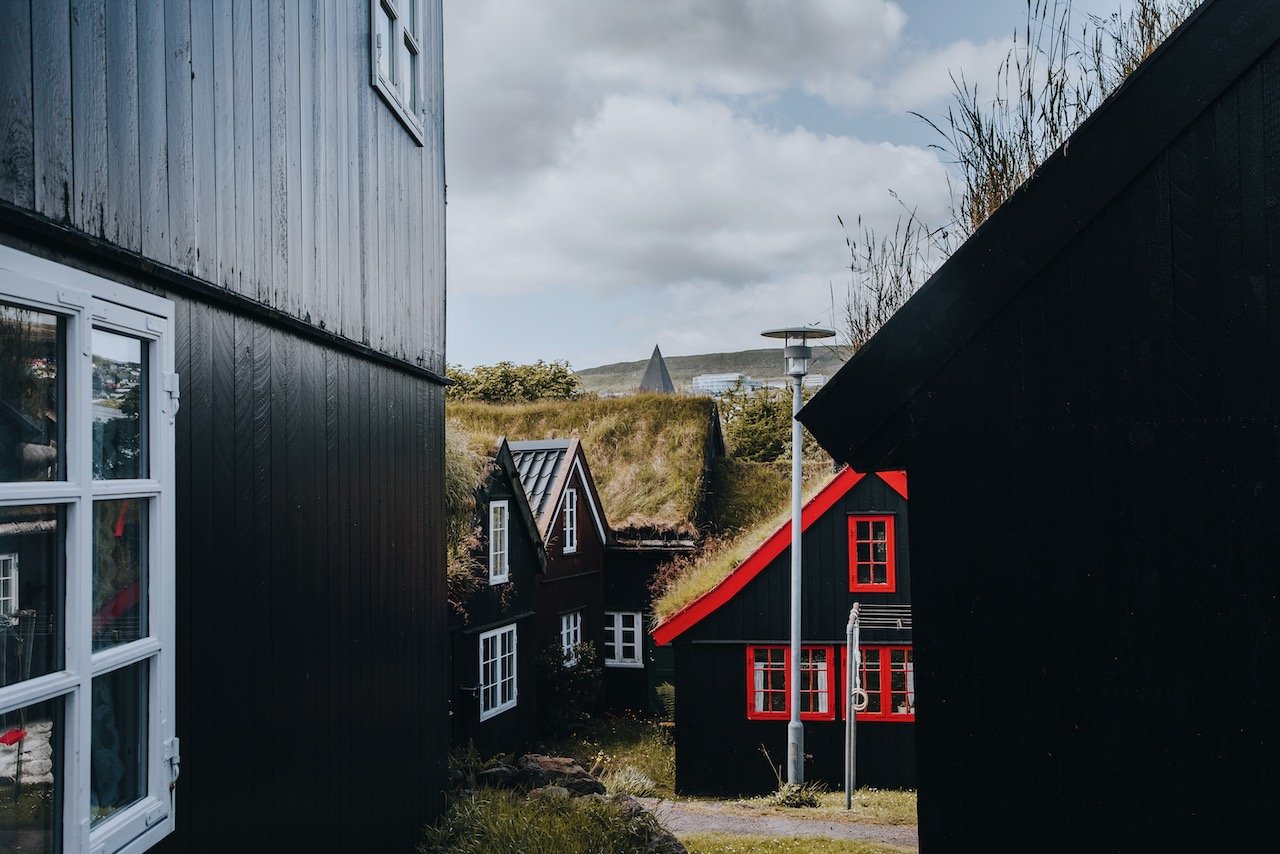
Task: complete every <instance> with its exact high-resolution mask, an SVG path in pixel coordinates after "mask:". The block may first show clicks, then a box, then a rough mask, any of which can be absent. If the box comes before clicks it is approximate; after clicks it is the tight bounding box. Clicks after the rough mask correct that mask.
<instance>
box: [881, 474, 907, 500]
mask: <svg viewBox="0 0 1280 854" xmlns="http://www.w3.org/2000/svg"><path fill="white" fill-rule="evenodd" d="M876 474H877V475H879V476H880V479H881V480H883V481H884V482H885V483H887V484H889V486H890V487H892V488H893V491H894V492H896V493H898V494H899V495H901V496H902V499H903V500H904V501H905V500H906V499H907V473H906V472H905V471H902V470H901V469H899V470H898V471H878V472H876Z"/></svg>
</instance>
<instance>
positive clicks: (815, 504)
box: [652, 467, 865, 646]
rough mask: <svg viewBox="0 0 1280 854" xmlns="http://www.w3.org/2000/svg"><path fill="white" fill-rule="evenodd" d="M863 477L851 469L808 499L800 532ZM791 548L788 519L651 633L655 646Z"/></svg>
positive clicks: (712, 608) (681, 630)
mask: <svg viewBox="0 0 1280 854" xmlns="http://www.w3.org/2000/svg"><path fill="white" fill-rule="evenodd" d="M863 477H865V475H864V474H862V473H861V472H856V471H854V470H853V469H851V468H848V467H846V468H844V469H841V471H840V473H839V474H838V475H836V476H835V477H834V478H833V479H832V481H831V483H829V484H827V485H826V486H824V487H823V488H822V491H821V492H819V493H818V494H817V495H815V496H813V498H811V499H809V503H808V504H806V505H805V506H804V508H803V509H802V510H801V511H800V530H801V531H807V530H808V529H809V526H810V525H812V524H813V523H814V522H815V521H816V520H817V519H818V517H819V516H821V515H822V514H823V513H826V512H827V511H828V510H830V509H831V508H832V507H834V506H835V503H836V502H837V501H839V500H840V499H841V498H843V497H844V496H845V493H847V492H848V491H849V490H850V489H853V487H854V484H856V483H857V482H858V481H860V480H862V478H863ZM789 548H791V520H790V519H787V521H786V522H784V523H782V525H781V527H779V528H778V530H776V531H774V532H773V534H772V535H771V536H770V537H769V539H767V540H765V541H764V542H763V543H761V545H760V547H759V548H757V549H756V550H755V551H754V552H752V553H751V555H750V556H749V557H748V558H747V559H746V560H744V561H743V562H742V563H741V564H739V565H738V568H737V569H735V570H734V571H733V572H731V573H729V574H728V575H727V576H725V578H724V580H722V581H721V582H720V583H719V584H717V585H716V586H715V587H713V588H711V589H710V590H708V591H707V592H706V593H703V594H702V595H701V596H699V597H698V598H697V599H694V600H693V601H692V602H690V603H689V604H688V605H685V606H684V607H683V608H681V609H680V610H679V611H676V612H675V613H674V614H672V615H671V616H670V617H667V618H666V619H665V620H663V621H662V622H661V623H659V624H658V625H657V626H656V627H655V628H654V630H653V632H652V634H653V641H654V643H656V644H657V645H658V646H666V645H667V644H669V643H671V641H673V640H675V639H676V638H677V637H679V636H680V635H681V634H683V633H684V632H685V631H686V630H688V629H690V628H692V627H693V626H694V625H695V624H697V623H698V622H700V621H701V620H702V618H703V617H706V616H707V615H708V614H710V613H712V612H713V611H715V610H716V609H717V608H719V607H720V606H721V605H723V604H724V603H726V602H728V601H729V600H730V599H732V598H733V597H734V596H735V595H737V593H738V591H739V590H741V589H742V588H743V587H746V586H747V582H749V581H751V579H753V578H755V577H756V576H757V575H759V574H760V573H761V571H763V570H764V568H765V567H766V566H768V565H769V564H770V563H772V562H773V559H774V558H776V557H777V556H778V555H780V554H782V553H783V552H784V551H786V550H787V549H789Z"/></svg>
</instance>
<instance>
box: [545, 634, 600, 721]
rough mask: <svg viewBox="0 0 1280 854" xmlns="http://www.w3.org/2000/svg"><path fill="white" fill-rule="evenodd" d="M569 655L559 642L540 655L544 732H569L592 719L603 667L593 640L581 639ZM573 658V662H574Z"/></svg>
mask: <svg viewBox="0 0 1280 854" xmlns="http://www.w3.org/2000/svg"><path fill="white" fill-rule="evenodd" d="M572 655H573V657H572V658H567V657H566V656H565V654H564V651H563V650H562V649H561V648H560V644H559V643H552V644H550V645H548V646H547V648H546V649H544V650H543V651H542V653H541V654H540V655H539V656H538V705H539V706H541V711H542V714H541V715H540V716H539V717H540V719H541V721H542V727H543V730H544V734H545V735H547V736H550V737H556V736H562V735H568V734H570V733H573V732H575V731H577V730H578V729H580V728H581V727H582V726H584V725H586V724H587V723H588V722H589V721H590V720H591V713H590V709H591V704H592V703H593V702H595V699H596V695H597V694H598V693H599V692H600V681H601V679H602V678H603V675H604V674H603V670H602V668H601V666H600V655H599V653H597V652H596V645H595V644H593V643H580V644H578V645H577V646H575V647H574V648H573V653H572ZM570 662H573V663H572V664H571V663H570Z"/></svg>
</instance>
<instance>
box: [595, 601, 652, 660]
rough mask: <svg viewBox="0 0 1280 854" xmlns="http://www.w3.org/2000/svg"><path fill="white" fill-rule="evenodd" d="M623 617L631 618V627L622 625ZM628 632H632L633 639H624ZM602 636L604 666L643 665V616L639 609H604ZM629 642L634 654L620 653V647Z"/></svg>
mask: <svg viewBox="0 0 1280 854" xmlns="http://www.w3.org/2000/svg"><path fill="white" fill-rule="evenodd" d="M624 617H631V618H632V628H630V629H628V628H626V627H625V626H623V625H622V623H623V618H624ZM628 633H632V634H634V639H633V640H631V641H627V640H626V635H627V634H628ZM604 638H605V647H604V648H605V658H604V666H605V667H644V617H643V615H642V614H641V613H640V612H639V611H605V614H604ZM629 644H634V645H635V650H636V654H635V655H634V656H624V655H622V654H621V652H622V648H623V647H624V646H627V645H629Z"/></svg>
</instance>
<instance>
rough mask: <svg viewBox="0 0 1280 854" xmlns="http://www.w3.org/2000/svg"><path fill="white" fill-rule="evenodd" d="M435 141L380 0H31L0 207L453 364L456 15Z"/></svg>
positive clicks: (8, 113) (3, 144) (13, 7)
mask: <svg viewBox="0 0 1280 854" xmlns="http://www.w3.org/2000/svg"><path fill="white" fill-rule="evenodd" d="M423 5H424V11H425V12H426V15H425V17H426V19H427V20H426V22H425V28H424V36H425V37H424V45H425V51H426V54H425V59H426V60H427V61H426V62H425V66H426V69H427V80H426V87H425V88H426V91H427V92H428V93H434V97H433V98H432V106H431V108H430V109H429V110H428V113H427V116H426V125H427V133H426V144H425V146H419V145H418V144H417V143H416V142H415V141H414V140H413V138H412V137H411V136H410V134H409V132H408V131H407V130H405V128H404V127H403V126H402V125H401V124H400V122H399V120H398V119H397V118H396V116H395V115H394V114H393V112H392V111H391V110H390V109H389V108H388V107H387V105H386V104H385V103H384V102H383V101H382V99H381V98H380V97H379V96H378V94H377V93H376V92H375V90H374V89H373V87H372V86H371V85H370V82H369V80H370V72H369V67H370V65H369V11H368V9H367V8H366V6H367V4H362V3H350V2H343V0H315V2H312V3H304V4H301V5H300V6H299V5H298V4H292V3H269V2H267V0H235V2H229V1H228V2H220V3H213V2H195V3H193V2H190V0H170V2H162V0H120V2H116V0H29V2H20V0H19V2H10V3H6V4H5V10H6V11H5V15H4V21H5V23H4V26H3V27H0V151H2V152H3V157H0V205H8V206H11V207H13V208H17V209H21V210H24V211H29V212H33V213H36V214H38V215H39V216H40V217H43V218H46V219H48V220H50V221H52V222H54V223H57V224H59V225H63V226H68V227H70V228H73V229H75V230H78V231H80V232H83V233H84V234H86V235H89V236H91V237H93V238H98V239H101V240H105V241H107V242H109V243H112V244H115V245H117V246H119V247H122V248H124V249H126V250H128V251H129V252H132V253H136V254H137V255H138V256H140V257H142V258H145V259H147V260H149V261H151V262H154V263H156V264H159V265H163V266H165V267H169V268H172V269H174V270H177V271H179V272H181V273H185V274H188V275H191V276H194V277H196V278H197V279H200V280H201V281H203V282H206V283H208V284H211V285H214V286H217V287H221V288H225V289H226V290H228V291H231V292H233V293H235V294H238V295H240V296H243V297H247V298H249V299H252V300H255V301H257V302H260V303H262V304H263V305H267V306H271V307H273V308H275V309H278V310H280V311H283V312H285V313H286V314H288V315H289V316H291V317H294V318H297V319H298V320H301V321H304V322H306V323H308V324H312V325H314V326H317V327H320V328H323V329H325V330H327V331H329V332H332V333H334V334H337V335H339V336H341V337H343V338H347V339H350V340H351V341H355V342H357V343H360V344H364V345H367V346H369V347H372V348H373V349H375V350H378V351H381V352H383V353H386V354H388V355H391V356H394V357H397V358H400V359H404V360H405V361H408V362H410V363H412V364H414V365H417V366H420V367H425V368H428V369H430V370H433V371H436V372H437V373H442V372H443V368H444V300H443V288H444V227H443V223H444V152H443V144H444V136H443V115H442V109H441V104H442V103H443V82H442V79H441V76H440V72H439V68H438V66H439V64H440V63H439V57H440V51H441V38H442V35H441V13H440V4H439V2H438V0H434V1H433V0H427V2H425V3H424V4H423Z"/></svg>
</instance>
